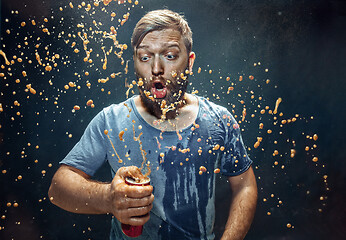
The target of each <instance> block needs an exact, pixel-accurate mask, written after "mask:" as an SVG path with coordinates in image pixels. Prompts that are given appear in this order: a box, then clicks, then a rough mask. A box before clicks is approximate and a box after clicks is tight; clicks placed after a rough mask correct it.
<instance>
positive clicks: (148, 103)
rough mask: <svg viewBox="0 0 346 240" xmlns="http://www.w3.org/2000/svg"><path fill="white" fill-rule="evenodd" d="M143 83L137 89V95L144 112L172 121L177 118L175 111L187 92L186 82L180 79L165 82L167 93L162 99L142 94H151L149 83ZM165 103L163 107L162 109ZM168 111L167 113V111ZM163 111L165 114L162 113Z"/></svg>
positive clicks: (150, 84) (181, 103) (182, 102)
mask: <svg viewBox="0 0 346 240" xmlns="http://www.w3.org/2000/svg"><path fill="white" fill-rule="evenodd" d="M143 81H144V82H145V83H144V84H143V86H142V87H139V95H140V98H141V100H142V102H143V105H144V106H145V108H146V110H147V111H148V112H149V113H150V114H152V115H154V116H156V117H157V118H162V116H163V115H164V118H167V119H172V118H175V117H176V116H177V109H178V108H179V107H181V106H182V105H183V104H184V99H183V98H184V95H185V93H186V90H187V85H188V80H187V79H185V80H182V79H180V78H175V79H170V80H169V81H170V83H167V79H165V81H164V82H166V83H167V84H166V86H165V87H166V88H167V93H166V96H165V97H164V98H155V97H153V96H151V97H148V96H147V95H146V94H145V93H144V92H145V91H147V92H151V88H152V83H151V81H147V80H143ZM164 101H165V107H162V104H163V102H164ZM167 110H168V111H167ZM164 111H165V113H164Z"/></svg>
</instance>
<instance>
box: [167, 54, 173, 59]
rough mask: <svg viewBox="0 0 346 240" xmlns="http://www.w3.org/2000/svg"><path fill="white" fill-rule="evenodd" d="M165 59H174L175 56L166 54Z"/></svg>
mask: <svg viewBox="0 0 346 240" xmlns="http://www.w3.org/2000/svg"><path fill="white" fill-rule="evenodd" d="M166 57H167V58H168V59H169V60H172V59H175V55H173V54H167V55H166Z"/></svg>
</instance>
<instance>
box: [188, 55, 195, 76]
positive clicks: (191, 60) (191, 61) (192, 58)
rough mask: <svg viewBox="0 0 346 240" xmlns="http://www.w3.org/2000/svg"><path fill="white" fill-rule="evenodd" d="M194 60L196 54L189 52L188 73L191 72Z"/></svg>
mask: <svg viewBox="0 0 346 240" xmlns="http://www.w3.org/2000/svg"><path fill="white" fill-rule="evenodd" d="M195 59H196V54H195V53H194V52H190V54H189V71H190V72H192V67H193V64H194V62H195Z"/></svg>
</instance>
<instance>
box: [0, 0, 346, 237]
mask: <svg viewBox="0 0 346 240" xmlns="http://www.w3.org/2000/svg"><path fill="white" fill-rule="evenodd" d="M80 2H81V1H73V3H74V6H75V7H74V9H70V8H69V7H68V2H66V3H65V2H64V3H59V2H58V3H55V2H53V1H37V0H32V1H26V0H25V1H18V0H16V1H9V0H5V1H4V0H2V1H1V47H0V48H1V49H2V50H3V51H4V52H6V54H7V56H8V58H9V59H11V57H12V56H13V55H17V56H20V54H21V53H23V57H22V58H23V59H24V57H25V56H28V57H29V59H32V60H33V62H35V55H34V51H35V50H34V49H35V47H34V44H33V43H37V42H40V43H41V44H42V47H40V48H39V51H41V50H42V48H43V47H44V46H49V51H50V52H51V53H52V52H56V53H59V54H60V55H61V56H69V58H65V59H64V60H59V65H58V67H57V68H55V69H54V70H53V71H51V72H45V71H44V70H42V67H41V68H40V66H38V65H37V62H35V63H33V64H31V65H30V64H28V63H27V61H23V63H22V64H18V63H17V64H15V65H13V66H11V71H10V70H8V71H7V72H6V71H5V70H3V69H1V71H3V72H5V74H6V76H7V78H6V79H4V78H2V79H0V92H1V96H0V103H2V106H3V109H4V111H3V112H0V124H1V128H0V134H1V135H0V136H1V139H2V141H1V144H0V170H1V171H2V170H6V171H7V172H6V173H0V215H1V216H3V215H4V216H5V218H4V219H0V227H2V230H0V239H40V238H42V239H89V238H90V239H107V237H108V235H109V228H110V216H91V215H90V216H87V215H76V214H72V213H68V212H65V211H63V210H61V209H59V208H57V207H55V206H53V205H52V204H50V202H49V200H48V199H47V191H48V187H49V184H50V181H51V178H52V176H53V174H54V172H55V171H56V169H57V168H58V162H59V161H60V160H61V159H62V158H63V157H64V156H65V155H66V154H67V153H68V151H69V150H70V149H71V148H72V147H73V145H74V144H75V143H76V142H77V141H78V139H79V137H80V136H81V134H82V133H83V131H84V129H85V127H86V125H87V124H88V122H89V121H90V120H91V119H92V118H93V116H95V115H96V114H97V112H99V111H100V110H101V109H102V108H103V107H105V106H108V105H109V104H111V103H117V102H119V101H122V100H124V99H125V98H126V96H125V93H124V92H125V90H126V88H125V87H124V78H127V79H128V80H132V79H134V76H133V68H132V67H131V65H132V62H131V61H130V62H129V66H130V70H129V74H128V75H125V74H122V75H121V76H119V77H117V78H116V79H115V80H113V81H110V83H109V84H105V85H101V84H98V83H97V81H96V79H98V78H100V77H104V76H107V74H108V73H109V72H113V71H114V72H118V71H123V66H120V64H119V62H117V61H112V62H111V63H109V65H108V69H107V71H104V72H103V71H101V70H99V69H100V66H102V65H100V64H99V65H97V64H96V63H95V65H93V66H89V65H87V64H85V63H83V61H82V59H83V57H84V55H83V51H81V54H80V55H78V54H74V53H73V51H72V50H73V49H72V50H71V48H70V47H68V46H67V44H65V43H64V39H66V36H65V37H62V38H59V37H58V35H59V33H61V32H62V31H65V32H66V34H67V33H69V32H74V33H76V32H77V31H78V30H76V29H77V28H76V25H77V23H80V22H81V21H84V22H88V21H90V19H89V18H85V19H81V16H80V15H81V14H80V12H78V11H79V10H78V9H77V5H78V3H80ZM85 2H86V3H88V1H85ZM112 4H114V3H112ZM112 4H111V5H110V6H109V7H113V8H114V9H115V10H114V11H115V12H116V13H117V17H116V19H117V18H119V17H121V16H122V14H124V13H126V12H127V6H130V5H129V4H127V5H126V6H118V5H117V4H114V5H112ZM100 5H102V3H100ZM60 6H63V7H65V6H67V7H66V8H64V11H62V12H60V11H59V10H58V8H59V7H60ZM141 6H142V7H141ZM163 7H167V8H169V9H171V10H174V11H177V12H183V13H184V14H185V16H186V18H187V20H188V22H189V24H190V26H191V28H192V30H193V34H194V46H193V50H194V51H195V52H196V54H197V59H196V62H195V67H194V71H195V74H194V76H192V77H191V82H192V86H191V88H195V89H197V90H199V92H200V94H201V95H203V96H207V97H210V98H211V100H212V101H215V102H217V103H219V104H221V105H224V106H227V107H228V108H229V109H232V108H231V106H229V104H235V106H236V108H235V114H237V115H238V116H240V115H241V111H242V107H243V106H242V105H241V104H240V103H239V101H240V100H241V99H245V100H246V104H247V110H248V112H249V113H248V115H250V113H251V112H253V111H254V109H256V108H257V105H258V104H259V102H258V101H257V102H256V101H251V100H249V99H248V94H247V92H246V91H250V90H253V91H254V92H255V94H254V95H255V96H256V98H257V97H258V96H263V98H264V99H265V100H264V103H263V104H261V105H262V107H261V108H263V107H264V106H266V105H268V106H270V108H271V109H273V107H274V105H275V101H276V99H277V98H278V97H282V99H283V102H282V103H281V105H280V107H279V111H280V112H283V113H284V117H286V119H287V118H291V117H293V116H294V115H295V114H299V116H300V117H299V120H298V121H297V122H296V123H295V124H291V125H287V126H285V127H283V128H282V130H283V132H284V133H283V134H279V133H278V132H279V131H280V128H279V127H278V126H274V125H273V119H272V117H271V116H269V115H263V116H261V115H259V114H256V117H255V118H254V119H251V120H249V118H248V117H247V121H246V122H245V123H244V124H243V125H241V126H242V127H243V129H244V133H243V138H244V142H245V143H246V144H247V145H248V146H250V147H252V145H253V143H254V142H255V141H256V137H257V136H259V135H261V136H265V137H264V141H263V143H262V144H261V147H263V148H264V149H265V151H261V150H260V149H256V150H251V151H249V154H250V156H251V158H252V159H253V160H254V167H256V169H255V174H256V176H257V177H258V187H259V200H258V207H257V212H256V216H255V219H254V222H253V225H252V227H251V230H250V231H249V233H248V235H247V237H246V239H249V240H250V239H282V240H287V239H295V240H296V239H298V240H299V239H344V236H345V235H346V230H345V229H346V228H345V227H346V226H345V225H346V219H345V216H346V207H345V204H344V200H345V196H346V192H345V189H346V184H345V176H346V170H345V169H346V165H345V149H346V148H345V147H346V144H345V137H344V135H345V133H346V131H345V130H346V129H345V125H344V121H345V119H346V118H345V107H344V103H345V90H346V87H345V85H346V84H345V78H346V74H345V67H346V65H345V60H344V59H345V57H346V47H345V43H346V4H345V2H344V1H339V0H329V1H327V0H325V1H320V0H311V1H304V0H299V1H298V0H292V1H283V0H277V1H274V0H273V1H248V0H243V1H240V0H239V1H227V0H216V1H205V0H200V1H197V0H191V1H180V0H177V1H159V0H156V1H154V0H148V1H145V0H142V1H140V2H139V4H138V6H135V7H133V8H131V10H130V18H129V20H128V22H126V23H125V25H124V26H122V27H120V28H119V30H118V33H119V36H118V38H119V41H120V42H122V43H126V44H127V45H128V46H130V36H131V33H132V29H133V27H134V25H135V23H136V22H137V21H138V20H139V18H140V17H141V16H142V15H144V13H145V12H147V11H149V10H154V9H159V8H163ZM16 10H18V14H16V13H15V12H14V13H11V11H16ZM105 15H106V14H100V15H97V16H94V18H96V19H97V21H101V22H102V23H103V24H104V25H105V29H107V30H108V29H109V26H110V25H109V24H110V23H109V17H108V18H107V17H105ZM51 16H54V18H51ZM107 16H109V14H108V15H107ZM44 17H47V18H48V19H49V21H48V23H44V21H43V18H44ZM61 17H64V20H62V21H61ZM5 19H9V21H8V22H7V21H5ZM31 19H35V20H36V22H37V23H38V24H37V25H40V24H45V26H47V27H48V28H49V29H50V31H51V35H49V36H47V35H46V34H43V33H42V30H41V28H39V27H36V26H32V25H31V24H30V21H29V20H31ZM22 21H26V23H27V26H26V27H25V28H23V27H20V23H21V22H22ZM115 25H116V24H115ZM70 26H72V28H69V27H70ZM7 29H10V30H11V33H10V34H7V33H6V32H5V31H6V30H7ZM30 36H33V37H32V38H30ZM25 37H28V39H29V40H24V38H25ZM37 37H40V40H37ZM24 41H28V42H29V45H28V46H27V47H25V45H24ZM75 41H76V42H79V43H77V46H78V44H79V49H80V50H82V45H81V43H80V41H78V40H75ZM107 41H108V40H105V42H104V43H105V44H107ZM19 43H20V44H21V48H20V49H19V48H18V44H19ZM108 44H109V43H108ZM91 45H92V43H91V44H90V46H91ZM93 48H94V49H95V51H98V50H97V49H98V48H99V46H98V45H97V44H94V45H93ZM43 52H44V51H41V52H40V53H41V54H42V55H41V56H43ZM100 54H102V51H100ZM131 54H132V52H131V50H130V49H128V50H127V51H125V54H124V58H125V59H131ZM63 61H70V62H67V64H66V65H64V64H63ZM258 62H260V63H261V65H260V66H259V65H258ZM0 63H1V64H4V61H3V58H2V57H0ZM254 63H257V66H254ZM111 64H113V66H111ZM198 67H201V68H202V73H201V74H197V73H196V72H197V68H198ZM266 68H268V69H269V71H268V72H265V71H264V69H266ZM58 69H59V71H58ZM209 69H212V70H213V72H212V74H209V73H208V70H209ZM23 70H25V71H26V72H27V74H28V77H27V78H23V77H22V76H21V72H22V71H23ZM205 70H206V71H205ZM85 71H89V72H90V75H89V76H88V77H86V76H84V75H83V74H82V73H84V72H85ZM8 72H11V73H12V74H13V75H12V76H10V75H9V74H8ZM42 72H44V73H45V74H42ZM75 72H78V73H80V74H81V75H82V77H80V78H78V77H76V76H75V75H74V73H75ZM240 75H243V76H244V81H243V82H241V83H240V82H238V81H237V79H238V77H239V76H240ZM248 75H254V76H255V80H254V81H249V79H248V78H247V76H248ZM220 76H222V77H223V78H222V79H220ZM225 76H231V78H232V80H231V82H234V83H236V85H235V91H234V92H231V93H230V94H226V93H225V92H226V91H227V87H228V86H229V84H230V83H228V82H226V81H225ZM17 78H20V79H21V83H20V84H15V83H14V80H15V79H17ZM245 79H246V80H245ZM266 79H270V84H265V83H264V82H265V80H266ZM49 80H51V82H52V83H53V85H49ZM77 80H78V81H79V82H78V81H77ZM85 80H89V81H90V82H91V83H92V88H91V89H90V90H89V89H87V88H85ZM210 80H212V82H210ZM69 81H77V82H78V83H79V84H80V85H81V86H82V88H81V90H78V91H72V90H71V89H70V90H69V91H66V93H64V92H62V91H61V89H63V86H64V85H65V84H67V83H68V82H69ZM28 83H31V84H32V86H33V87H34V88H36V89H37V92H39V91H41V92H43V94H42V96H40V95H39V94H36V95H30V94H28V93H26V92H25V91H24V90H25V88H26V87H25V85H26V84H28ZM102 87H104V88H105V92H102V91H101V88H102ZM191 88H190V89H191ZM13 91H16V94H15V95H13ZM107 91H111V92H112V93H111V94H110V95H108V94H106V92H107ZM213 94H216V96H214V95H213ZM238 94H241V96H239V95H238ZM27 96H29V98H28V97H27ZM45 98H47V99H48V100H46V99H45ZM90 98H91V99H93V100H94V102H95V105H96V106H95V108H94V109H90V108H87V109H86V108H84V105H85V102H86V100H88V99H90ZM14 100H18V101H19V102H20V103H21V107H20V108H18V107H16V106H13V101H14ZM54 101H57V102H58V104H54ZM75 104H78V105H80V106H83V107H82V109H81V110H80V111H79V112H77V113H72V112H71V109H72V108H73V106H74V105H75ZM17 111H20V112H21V115H22V116H17V115H16V112H17ZM37 112H40V114H39V115H37ZM311 116H313V119H312V118H311ZM11 117H14V118H15V120H11ZM238 120H239V119H238ZM260 122H263V123H264V124H265V126H268V125H269V126H271V128H272V129H273V130H274V131H273V134H272V135H270V136H269V135H268V136H267V135H266V134H265V133H263V132H261V131H259V130H258V124H259V123H260ZM66 132H68V133H69V134H70V133H71V134H72V135H73V137H72V138H69V137H68V136H67V135H68V134H66ZM315 133H316V134H318V136H319V139H318V141H316V144H317V145H318V148H317V149H314V150H313V151H309V152H307V153H306V152H305V151H304V148H305V146H306V145H309V146H310V145H311V141H309V140H307V139H306V135H310V136H312V135H313V134H315ZM286 139H294V140H296V150H297V154H296V156H295V158H294V159H290V158H289V155H287V153H289V151H290V148H291V147H290V145H292V144H291V143H287V142H286ZM274 140H277V141H278V144H277V145H276V146H275V145H274V144H273V141H274ZM28 143H31V146H28ZM37 145H38V146H39V148H38V149H37V148H35V146H37ZM276 148H277V149H279V151H282V152H283V153H285V154H283V155H284V156H283V157H282V158H280V160H279V162H280V164H279V166H276V167H274V165H273V162H274V161H275V160H276V158H274V157H273V156H272V152H273V150H274V149H276ZM312 156H318V158H319V161H318V163H317V164H315V163H313V162H312V161H311V159H312ZM35 160H38V162H37V163H35ZM49 163H51V164H52V167H49V166H48V164H49ZM281 163H284V165H285V168H284V169H281V168H280V166H281ZM42 170H45V171H46V173H45V174H42ZM18 175H21V176H22V177H23V179H22V180H18ZM324 175H327V176H328V177H327V182H326V183H325V182H323V179H324V178H323V176H324ZM96 178H97V179H99V180H110V173H109V170H108V169H107V167H106V166H104V167H103V168H102V169H100V170H99V172H98V173H97V175H96ZM217 186H218V188H217V192H216V194H217V199H216V210H217V211H216V214H217V215H216V223H215V232H216V236H217V238H220V235H221V234H222V231H223V228H224V224H225V221H226V218H227V213H228V205H229V198H230V193H229V190H228V184H227V182H226V180H225V179H223V178H221V177H220V178H218V179H217ZM271 194H274V197H271ZM320 197H323V199H322V200H321V199H320ZM264 198H266V199H267V201H266V202H264V201H263V199H264ZM279 199H280V200H282V201H283V203H282V204H281V205H280V204H278V200H279ZM8 202H11V203H12V204H13V203H14V202H17V203H18V204H19V206H18V207H13V206H11V207H7V206H6V204H7V203H8ZM277 205H279V207H278V206H277ZM319 209H320V210H319ZM267 212H271V215H270V216H269V215H268V214H267ZM288 223H290V224H292V225H293V226H294V228H292V227H291V228H288V227H287V224H288Z"/></svg>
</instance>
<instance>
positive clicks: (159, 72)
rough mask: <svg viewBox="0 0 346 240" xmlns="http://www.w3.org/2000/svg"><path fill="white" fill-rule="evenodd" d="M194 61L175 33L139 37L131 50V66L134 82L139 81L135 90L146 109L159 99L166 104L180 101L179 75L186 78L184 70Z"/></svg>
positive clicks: (184, 83) (167, 31) (183, 85)
mask: <svg viewBox="0 0 346 240" xmlns="http://www.w3.org/2000/svg"><path fill="white" fill-rule="evenodd" d="M194 58H195V55H194V53H193V52H191V53H187V50H186V47H185V44H184V40H183V38H182V36H181V34H180V33H179V31H177V30H174V29H165V30H161V31H153V32H150V33H148V34H147V35H146V36H145V37H144V38H143V40H142V42H141V43H140V44H139V45H138V47H137V48H136V49H135V53H134V65H135V71H136V74H137V77H138V79H140V78H141V79H143V85H142V86H141V87H139V90H140V95H141V98H142V100H143V101H144V102H145V104H146V105H147V107H148V108H150V109H152V108H156V107H157V106H158V105H159V104H160V103H161V102H162V100H165V101H166V103H167V105H169V104H171V103H175V102H177V101H179V100H180V99H182V97H183V95H184V93H185V91H186V87H187V80H186V79H185V80H184V78H185V77H184V76H183V78H182V76H181V74H182V73H183V74H184V75H185V76H186V75H187V74H186V73H185V70H190V71H191V70H192V65H193V62H194ZM145 92H146V93H147V94H149V93H150V96H151V100H149V98H148V95H146V94H145ZM152 97H153V98H152ZM152 100H154V101H152ZM148 104H149V106H148Z"/></svg>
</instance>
